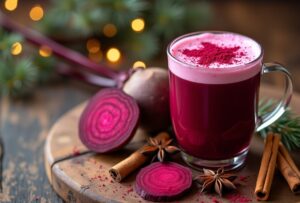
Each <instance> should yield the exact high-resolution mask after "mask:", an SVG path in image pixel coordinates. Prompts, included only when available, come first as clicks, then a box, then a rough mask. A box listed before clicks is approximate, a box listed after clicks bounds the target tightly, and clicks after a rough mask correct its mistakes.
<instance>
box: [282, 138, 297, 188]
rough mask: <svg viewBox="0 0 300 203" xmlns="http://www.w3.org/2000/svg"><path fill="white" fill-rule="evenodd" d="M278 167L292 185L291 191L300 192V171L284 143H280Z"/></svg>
mask: <svg viewBox="0 0 300 203" xmlns="http://www.w3.org/2000/svg"><path fill="white" fill-rule="evenodd" d="M277 167H278V169H279V170H280V172H281V174H282V175H283V177H284V178H285V180H286V181H287V183H288V185H289V186H290V189H291V191H292V192H293V193H300V171H299V169H298V168H297V166H296V164H295V162H294V161H293V159H292V157H291V155H290V154H289V152H288V150H287V149H286V148H285V147H284V145H283V144H282V143H280V144H279V151H278V157H277Z"/></svg>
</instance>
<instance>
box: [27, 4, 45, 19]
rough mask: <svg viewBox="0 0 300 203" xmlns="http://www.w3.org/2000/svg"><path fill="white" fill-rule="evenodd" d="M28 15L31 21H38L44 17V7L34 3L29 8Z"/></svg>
mask: <svg viewBox="0 0 300 203" xmlns="http://www.w3.org/2000/svg"><path fill="white" fill-rule="evenodd" d="M29 16H30V18H31V20H33V21H39V20H41V19H42V18H43V17H44V9H43V8H42V7H41V6H40V5H35V6H34V7H32V8H31V9H30V12H29Z"/></svg>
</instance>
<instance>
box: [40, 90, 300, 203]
mask: <svg viewBox="0 0 300 203" xmlns="http://www.w3.org/2000/svg"><path fill="white" fill-rule="evenodd" d="M281 92H282V91H280V90H278V89H276V88H274V87H270V86H263V87H262V88H261V95H262V97H271V98H278V97H280V96H281V95H280V93H281ZM85 105H86V103H84V104H81V105H79V106H77V107H75V108H74V109H72V110H71V111H70V112H68V113H66V114H65V115H64V116H63V117H62V118H61V119H59V120H58V121H57V122H56V124H55V125H54V126H53V127H52V129H51V131H50V133H49V136H48V138H47V140H46V144H45V168H46V172H47V176H48V178H49V181H50V183H51V185H52V186H53V188H54V190H55V191H56V192H57V193H58V194H59V196H61V197H62V198H63V199H64V200H65V201H68V202H88V203H93V202H132V203H133V202H147V201H145V200H143V199H141V198H140V197H139V196H138V195H137V194H136V193H135V192H134V182H135V175H136V173H134V174H132V175H130V176H129V177H128V178H126V179H125V180H124V181H123V182H122V183H116V182H114V181H113V180H112V179H111V177H110V176H109V173H108V169H109V168H110V167H112V166H113V165H114V164H116V163H118V162H119V161H121V160H122V159H124V158H125V157H126V156H128V155H129V154H130V153H131V152H133V151H134V150H136V149H138V148H139V147H140V146H141V145H142V144H143V143H144V139H145V133H144V132H142V131H141V130H138V132H137V133H136V135H135V137H134V139H133V140H132V141H131V143H129V144H128V145H127V146H126V148H124V149H123V150H120V151H117V152H114V153H110V154H95V153H93V152H90V151H89V150H88V149H87V148H86V147H84V146H83V145H82V144H81V142H80V140H79V138H78V130H77V129H78V119H79V116H80V114H81V112H82V111H83V109H84V107H85ZM291 106H292V108H293V110H294V111H295V112H296V113H297V114H300V96H299V95H297V94H294V97H293V99H292V104H291ZM262 151H263V141H262V139H261V138H259V137H258V136H254V137H253V139H252V143H251V149H250V152H249V155H248V160H247V163H246V166H245V167H244V168H243V169H242V170H240V171H239V172H238V175H239V179H238V183H239V187H238V191H237V192H236V193H232V194H228V195H225V197H223V198H220V197H218V196H217V195H214V194H207V195H205V194H201V193H200V192H199V190H198V189H197V188H196V186H194V187H193V188H194V189H192V190H191V191H190V192H189V193H188V194H186V195H185V196H184V197H182V198H181V199H178V201H179V202H188V203H191V202H203V203H205V202H224V203H225V202H256V200H255V198H254V195H253V191H254V187H255V181H256V177H257V173H258V170H259V165H260V160H261V155H262ZM292 155H293V157H294V159H295V160H296V164H297V165H298V166H300V156H299V155H300V152H299V151H298V152H295V153H294V154H292ZM193 172H194V173H197V172H196V171H193ZM270 197H271V198H270V201H271V202H300V195H298V196H297V195H294V194H292V193H291V191H290V190H289V187H288V185H287V183H286V182H285V180H284V178H283V177H282V176H281V175H280V173H279V172H278V171H277V172H276V174H275V177H274V181H273V185H272V190H271V195H270Z"/></svg>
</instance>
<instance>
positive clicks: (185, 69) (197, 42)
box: [169, 33, 262, 84]
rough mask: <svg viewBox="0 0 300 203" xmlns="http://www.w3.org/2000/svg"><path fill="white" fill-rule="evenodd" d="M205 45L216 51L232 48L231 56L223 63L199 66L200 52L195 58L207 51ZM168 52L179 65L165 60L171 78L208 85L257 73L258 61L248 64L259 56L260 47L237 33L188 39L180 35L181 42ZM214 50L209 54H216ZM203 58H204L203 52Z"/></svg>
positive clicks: (172, 46) (206, 35)
mask: <svg viewBox="0 0 300 203" xmlns="http://www.w3.org/2000/svg"><path fill="white" fill-rule="evenodd" d="M207 45H213V46H216V47H217V48H216V49H218V48H219V49H221V51H222V48H223V49H227V50H228V49H236V50H235V52H234V57H232V58H231V60H230V61H226V60H223V61H225V62H227V63H220V62H218V61H212V63H205V64H201V63H199V61H200V60H201V55H200V54H201V53H200V54H199V55H198V56H197V51H198V52H201V50H202V49H203V48H207ZM170 49H171V55H172V56H173V57H174V58H176V60H178V61H180V63H179V64H177V63H173V61H169V63H171V64H170V66H169V69H170V70H171V71H172V72H173V73H174V74H175V75H178V76H180V77H181V78H183V79H186V80H189V81H192V82H200V83H208V84H224V83H231V82H237V81H242V80H245V79H247V78H249V77H251V76H253V75H255V74H257V73H258V72H259V71H260V70H261V66H260V64H261V61H257V63H251V64H250V62H253V61H254V60H256V59H258V58H259V57H260V55H261V54H262V53H261V47H260V45H259V44H257V43H256V42H255V41H254V40H252V39H250V38H247V37H245V36H241V35H237V34H232V33H225V34H213V33H204V34H201V35H195V36H190V37H188V38H184V36H183V39H179V40H178V41H176V42H175V43H173V44H172V45H171V48H170ZM216 49H211V50H210V51H213V52H214V53H215V52H217V54H218V50H217V51H216ZM208 50H209V49H208ZM193 51H194V55H193ZM214 53H212V54H214ZM205 56H207V53H206V55H205ZM223 56H224V55H223ZM209 57H212V56H209ZM225 57H226V55H225ZM247 64H249V65H247ZM244 65H246V66H244Z"/></svg>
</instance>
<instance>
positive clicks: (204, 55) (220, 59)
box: [182, 42, 245, 66]
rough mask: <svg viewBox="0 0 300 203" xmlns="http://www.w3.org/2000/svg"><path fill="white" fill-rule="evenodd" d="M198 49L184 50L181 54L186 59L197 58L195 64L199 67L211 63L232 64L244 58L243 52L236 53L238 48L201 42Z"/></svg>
mask: <svg viewBox="0 0 300 203" xmlns="http://www.w3.org/2000/svg"><path fill="white" fill-rule="evenodd" d="M201 44H202V46H203V47H202V48H200V49H184V50H183V51H182V54H184V55H186V56H188V57H195V58H199V59H198V61H197V63H198V64H200V65H206V66H208V65H210V64H212V63H215V62H216V63H219V64H232V63H233V62H234V60H233V59H236V58H237V57H241V56H244V55H245V53H244V52H237V51H238V50H239V49H240V47H239V46H235V47H219V46H217V45H215V44H212V43H209V42H202V43H201Z"/></svg>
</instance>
